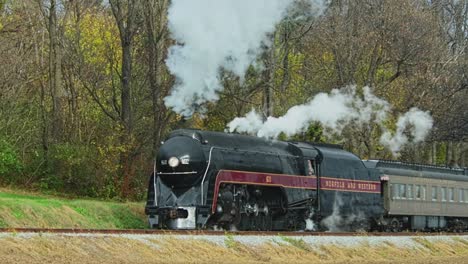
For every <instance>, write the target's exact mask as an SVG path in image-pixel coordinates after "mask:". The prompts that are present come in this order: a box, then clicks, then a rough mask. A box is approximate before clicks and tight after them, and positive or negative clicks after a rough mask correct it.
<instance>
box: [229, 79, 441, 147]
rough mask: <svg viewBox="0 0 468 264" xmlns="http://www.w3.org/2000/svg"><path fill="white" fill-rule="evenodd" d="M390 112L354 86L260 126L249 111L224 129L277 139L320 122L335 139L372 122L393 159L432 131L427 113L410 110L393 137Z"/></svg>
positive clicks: (386, 105) (322, 95)
mask: <svg viewBox="0 0 468 264" xmlns="http://www.w3.org/2000/svg"><path fill="white" fill-rule="evenodd" d="M390 110H391V106H390V104H389V103H388V102H387V101H385V100H383V99H380V98H378V97H377V96H375V95H374V94H373V93H372V90H371V88H369V87H364V88H363V96H360V95H358V94H357V92H356V87H355V86H349V87H346V88H343V89H334V90H332V91H331V92H330V93H329V94H327V93H319V94H317V95H316V96H315V97H314V98H312V100H310V101H309V102H308V103H306V104H303V105H297V106H293V107H292V108H290V109H289V110H288V111H287V113H286V114H285V115H283V116H281V117H268V118H267V120H266V121H265V122H262V117H261V116H260V115H259V114H257V113H256V112H255V111H254V110H252V111H251V112H250V113H248V114H247V115H246V116H245V117H237V118H235V119H234V120H233V121H231V122H230V123H229V124H228V125H227V126H228V130H229V132H234V131H237V132H241V133H248V134H253V135H257V136H259V137H266V138H277V137H278V136H279V134H280V133H284V134H285V135H286V136H288V137H289V136H292V135H295V134H297V133H300V132H303V131H305V130H306V129H307V127H308V126H309V125H310V124H311V123H312V122H319V123H320V124H322V126H324V127H325V128H326V129H328V130H330V131H331V132H332V133H335V134H338V135H339V134H341V131H342V130H343V128H344V127H345V126H347V125H349V124H352V123H359V124H370V123H371V122H374V123H377V124H379V125H380V127H381V128H382V130H383V131H384V133H383V134H382V137H381V138H380V143H381V144H382V145H384V146H386V147H388V148H389V149H390V150H391V151H392V153H393V154H394V155H397V152H398V151H399V150H400V149H401V147H402V146H403V145H404V144H407V143H409V142H413V143H415V142H420V141H422V140H424V138H425V137H426V136H427V134H428V133H429V131H430V129H431V128H432V124H433V120H432V117H431V116H430V115H429V113H427V112H423V111H421V110H418V109H417V108H412V109H411V110H410V111H409V112H408V113H406V114H404V115H403V116H401V117H400V118H399V119H398V122H397V130H396V133H394V134H393V133H392V132H390V131H388V130H387V128H386V127H385V126H384V124H383V122H384V121H385V120H386V119H387V117H388V113H389V111H390Z"/></svg>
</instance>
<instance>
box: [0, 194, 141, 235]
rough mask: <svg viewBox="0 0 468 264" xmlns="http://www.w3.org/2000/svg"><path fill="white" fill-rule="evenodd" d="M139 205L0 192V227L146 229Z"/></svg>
mask: <svg viewBox="0 0 468 264" xmlns="http://www.w3.org/2000/svg"><path fill="white" fill-rule="evenodd" d="M143 210H144V205H143V203H119V202H109V201H98V200H87V199H66V198H58V197H54V196H46V195H40V194H31V193H21V192H18V191H11V190H5V189H0V228H12V227H43V228H99V229H113V228H119V229H129V228H146V227H147V224H146V217H145V215H144V212H143Z"/></svg>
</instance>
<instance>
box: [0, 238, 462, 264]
mask: <svg viewBox="0 0 468 264" xmlns="http://www.w3.org/2000/svg"><path fill="white" fill-rule="evenodd" d="M418 243H419V244H418V247H411V248H399V247H396V246H395V245H391V244H382V245H379V246H370V245H360V246H356V247H338V246H333V245H329V246H320V247H318V248H312V247H309V246H307V245H304V244H301V243H295V244H291V245H278V244H269V243H268V244H263V245H261V246H246V245H242V244H240V243H238V242H232V241H231V242H229V241H228V242H227V243H226V245H227V247H225V246H220V245H217V244H214V243H212V242H209V241H204V240H181V239H177V238H167V239H160V240H158V241H153V240H139V239H128V238H125V237H92V236H90V237H63V236H56V237H48V236H35V237H30V238H24V237H19V236H15V235H12V236H9V237H0V263H288V264H294V263H334V264H337V263H343V264H344V263H356V264H371V263H402V264H403V263H405V264H406V263H417V264H418V263H421V264H423V263H424V264H427V263H430V264H439V263H441V264H442V263H444V264H448V263H454V264H462V263H463V264H465V263H468V241H467V240H454V241H452V242H450V243H449V242H446V243H429V242H428V241H426V240H423V239H422V240H419V241H418Z"/></svg>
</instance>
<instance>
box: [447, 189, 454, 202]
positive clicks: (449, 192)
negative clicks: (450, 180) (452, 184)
mask: <svg viewBox="0 0 468 264" xmlns="http://www.w3.org/2000/svg"><path fill="white" fill-rule="evenodd" d="M448 198H449V201H450V202H453V201H455V191H454V189H453V188H449V189H448Z"/></svg>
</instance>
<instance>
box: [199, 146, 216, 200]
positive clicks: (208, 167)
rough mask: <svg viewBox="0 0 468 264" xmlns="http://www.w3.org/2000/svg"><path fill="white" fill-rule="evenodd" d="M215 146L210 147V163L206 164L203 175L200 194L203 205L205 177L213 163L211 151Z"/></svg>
mask: <svg viewBox="0 0 468 264" xmlns="http://www.w3.org/2000/svg"><path fill="white" fill-rule="evenodd" d="M214 148H215V147H211V148H210V154H209V155H208V165H207V166H206V170H205V174H204V175H203V179H202V182H201V186H200V191H201V192H200V194H201V195H200V196H201V204H202V205H203V184H204V183H205V178H206V175H207V174H208V170H209V169H210V165H211V152H212V151H213V149H214Z"/></svg>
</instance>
